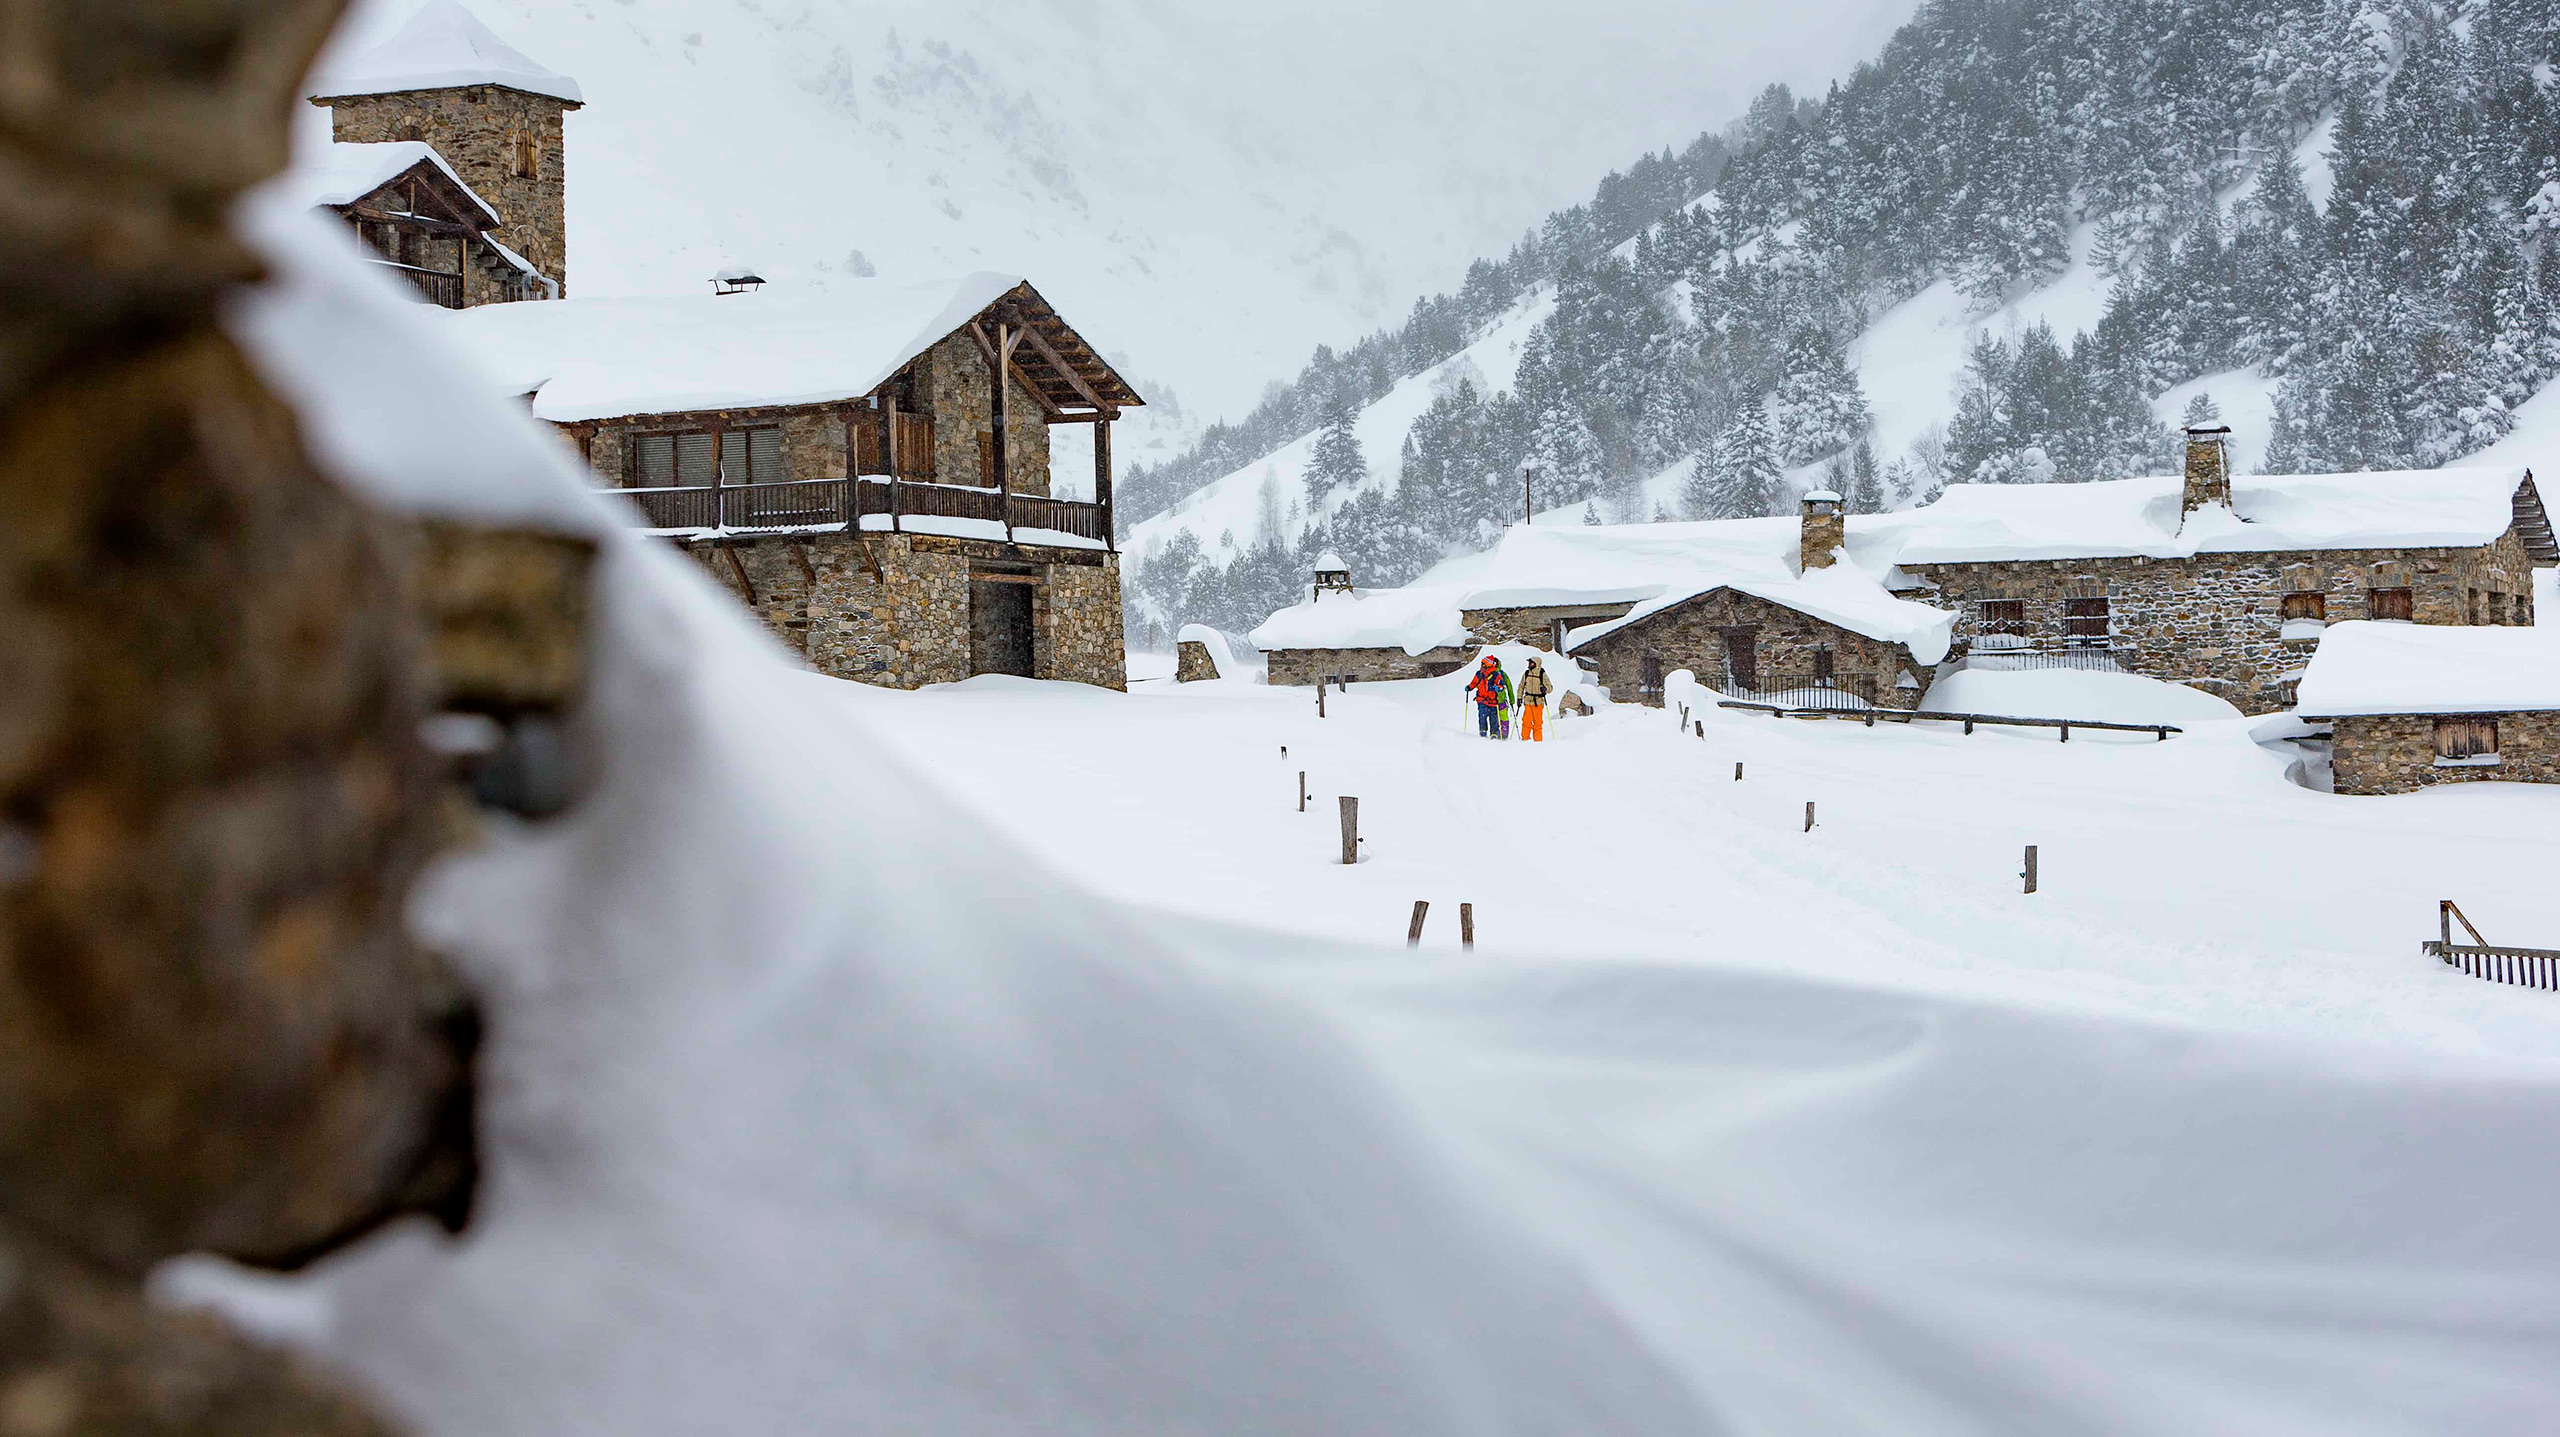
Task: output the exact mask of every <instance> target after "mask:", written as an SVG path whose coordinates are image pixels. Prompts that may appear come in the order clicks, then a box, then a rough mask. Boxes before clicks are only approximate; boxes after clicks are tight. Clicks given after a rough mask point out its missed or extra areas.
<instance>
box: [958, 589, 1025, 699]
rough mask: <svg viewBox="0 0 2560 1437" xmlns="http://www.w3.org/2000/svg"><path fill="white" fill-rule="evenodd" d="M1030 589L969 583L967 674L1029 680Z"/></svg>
mask: <svg viewBox="0 0 2560 1437" xmlns="http://www.w3.org/2000/svg"><path fill="white" fill-rule="evenodd" d="M1031 589H1032V586H1031V585H1029V584H1024V583H1008V582H1003V581H998V582H994V583H990V582H988V581H987V580H985V579H972V580H970V581H969V672H970V673H971V674H973V675H975V674H1012V675H1013V676H1014V677H1016V678H1024V679H1027V678H1030V677H1031Z"/></svg>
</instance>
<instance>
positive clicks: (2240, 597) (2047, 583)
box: [1904, 531, 2533, 713]
mask: <svg viewBox="0 0 2560 1437" xmlns="http://www.w3.org/2000/svg"><path fill="white" fill-rule="evenodd" d="M1904 567H1905V568H1906V569H1908V570H1910V571H1911V572H1912V573H1914V574H1916V575H1918V576H1920V577H1922V578H1925V579H1927V580H1928V581H1930V582H1931V583H1933V584H1935V585H1937V586H1938V590H1937V592H1936V593H1934V594H1930V595H1926V596H1925V597H1926V599H1927V601H1928V602H1932V603H1936V604H1939V605H1941V606H1942V607H1946V608H1950V609H1953V610H1955V611H1956V613H1957V620H1956V641H1957V643H1958V644H1959V645H1960V646H1965V645H1970V644H1971V642H1972V641H1973V640H1974V639H1976V638H1977V637H1979V634H1978V619H1979V617H1980V615H1979V611H1978V610H1977V609H1976V607H1975V604H1976V602H1977V601H1979V600H1984V599H2015V600H2019V601H2022V602H2023V603H2024V605H2025V617H2026V630H2027V636H2028V637H2029V638H2030V639H2034V640H2038V641H2044V642H2058V641H2060V640H2061V638H2062V637H2063V634H2064V627H2063V617H2064V606H2065V603H2066V601H2068V600H2070V599H2074V598H2105V599H2106V600H2107V601H2108V627H2109V642H2110V644H2111V645H2112V647H2113V649H2114V651H2115V654H2116V657H2117V661H2118V662H2119V663H2121V664H2123V665H2124V666H2125V667H2126V668H2127V669H2129V670H2130V671H2132V672H2134V673H2139V674H2143V675H2146V676H2148V677H2151V678H2157V679H2166V680H2170V681H2173V682H2180V683H2191V684H2195V685H2197V686H2199V687H2202V688H2205V689H2207V690H2209V691H2210V692H2213V693H2216V694H2219V695H2221V696H2222V697H2224V698H2226V699H2229V700H2230V701H2231V702H2233V703H2234V704H2237V705H2239V706H2240V707H2241V708H2242V709H2243V710H2245V711H2247V712H2250V713H2266V712H2272V711H2274V710H2277V709H2282V708H2285V707H2288V706H2289V705H2290V704H2291V703H2292V702H2293V680H2294V679H2296V678H2298V677H2300V674H2301V670H2302V667H2303V665H2304V664H2305V663H2307V662H2309V660H2310V657H2311V653H2312V650H2313V649H2315V648H2316V647H2317V646H2318V643H2319V639H2318V631H2317V630H2316V629H2308V628H2306V629H2304V630H2303V631H2302V633H2303V636H2302V637H2299V638H2295V639H2290V640H2288V639H2286V638H2285V637H2284V621H2283V619H2282V618H2281V613H2282V607H2283V596H2284V595H2286V594H2288V593H2313V592H2316V593H2320V594H2322V595H2324V596H2325V598H2324V603H2325V605H2326V616H2327V619H2328V621H2329V622H2332V623H2334V622H2337V621H2338V620H2341V619H2361V618H2366V617H2369V615H2370V613H2371V607H2370V600H2369V597H2368V596H2369V594H2370V592H2371V591H2372V590H2374V589H2377V588H2406V589H2408V590H2410V591H2411V603H2412V617H2413V618H2414V620H2415V621H2416V622H2418V623H2422V624H2461V623H2468V622H2471V621H2472V615H2473V612H2474V595H2475V594H2476V595H2478V596H2479V597H2478V611H2479V613H2480V615H2481V617H2482V618H2483V619H2484V620H2486V619H2488V618H2489V617H2490V615H2491V614H2492V612H2493V611H2494V613H2495V614H2496V615H2497V616H2498V617H2499V618H2501V619H2503V620H2504V621H2505V622H2511V623H2531V622H2532V621H2533V600H2532V594H2533V583H2532V572H2533V570H2532V562H2531V560H2530V559H2529V558H2528V557H2527V555H2526V553H2525V549H2524V544H2523V542H2522V541H2521V540H2520V539H2518V538H2517V537H2516V535H2515V534H2514V533H2513V532H2512V531H2510V532H2509V533H2507V534H2506V535H2504V536H2502V537H2501V538H2500V539H2498V541H2497V542H2495V543H2493V544H2490V545H2487V546H2484V547H2481V548H2462V549H2365V550H2334V551H2326V552H2321V551H2313V552H2282V553H2269V554H2205V555H2199V556H2197V557H2195V558H2191V559H2152V558H2144V557H2140V556H2134V557H2127V558H2114V559H2039V560H2006V561H2000V562H1993V563H1978V564H1909V565H1905V566H1904Z"/></svg>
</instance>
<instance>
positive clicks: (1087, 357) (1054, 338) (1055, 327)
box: [970, 283, 1147, 423]
mask: <svg viewBox="0 0 2560 1437" xmlns="http://www.w3.org/2000/svg"><path fill="white" fill-rule="evenodd" d="M970 323H971V325H972V326H975V327H977V328H981V329H983V328H985V327H987V326H990V325H1004V326H1007V327H1009V328H1012V329H1015V330H1019V331H1021V332H1022V333H1023V334H1024V336H1025V338H1024V342H1023V344H1022V346H1021V347H1020V348H1019V349H1017V350H1015V351H1014V357H1013V365H1014V370H1015V372H1016V373H1017V374H1019V375H1020V376H1021V378H1022V381H1023V383H1024V384H1026V385H1028V386H1029V387H1030V389H1031V391H1032V392H1033V393H1034V394H1036V395H1038V396H1039V398H1040V401H1041V404H1042V406H1043V407H1044V408H1046V409H1047V410H1048V411H1049V417H1050V418H1051V420H1052V421H1053V422H1061V423H1080V422H1082V421H1084V420H1087V419H1093V418H1102V419H1109V418H1112V417H1115V416H1116V415H1117V414H1118V413H1119V411H1121V410H1123V409H1135V408H1138V407H1140V406H1142V405H1144V404H1145V403H1146V402H1147V401H1146V400H1145V399H1144V398H1142V397H1140V395H1139V394H1138V391H1137V390H1135V389H1133V388H1131V387H1130V385H1129V382H1128V381H1127V380H1125V379H1122V378H1121V377H1120V372H1119V371H1118V370H1116V369H1113V368H1112V367H1111V364H1110V362H1109V361H1107V360H1105V359H1104V358H1103V357H1102V356H1101V355H1100V354H1097V353H1095V352H1094V348H1093V346H1092V345H1090V344H1087V343H1085V341H1084V337H1083V336H1082V335H1079V334H1077V333H1076V332H1075V329H1074V328H1073V327H1072V326H1071V325H1069V324H1068V323H1067V322H1066V321H1065V320H1064V319H1061V318H1059V317H1058V312H1057V310H1055V309H1053V308H1051V307H1050V305H1049V301H1047V300H1045V299H1043V298H1041V297H1040V291H1038V290H1036V289H1033V288H1032V287H1031V286H1030V285H1029V284H1028V283H1025V284H1020V285H1016V286H1015V287H1014V288H1013V289H1012V290H1011V291H1010V292H1008V293H1007V294H1006V295H1005V296H1004V297H1003V298H1001V299H999V300H997V301H996V302H995V303H994V304H991V305H989V306H987V308H986V309H985V310H984V311H983V312H982V313H980V314H979V315H978V316H977V318H976V319H974V320H972V321H970Z"/></svg>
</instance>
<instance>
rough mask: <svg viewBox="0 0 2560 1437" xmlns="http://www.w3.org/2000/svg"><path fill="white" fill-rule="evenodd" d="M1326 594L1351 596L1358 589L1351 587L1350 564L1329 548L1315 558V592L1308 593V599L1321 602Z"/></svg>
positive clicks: (1357, 592)
mask: <svg viewBox="0 0 2560 1437" xmlns="http://www.w3.org/2000/svg"><path fill="white" fill-rule="evenodd" d="M1327 594H1345V595H1350V596H1353V597H1357V596H1358V594H1359V591H1358V590H1356V589H1354V588H1352V587H1351V566H1350V565H1349V564H1346V563H1344V562H1342V556H1341V555H1340V554H1338V553H1335V552H1334V551H1333V550H1331V549H1327V550H1326V551H1325V552H1324V557H1322V558H1320V559H1318V560H1316V585H1315V592H1314V593H1313V594H1311V595H1309V601H1310V602H1321V601H1322V600H1323V598H1324V596H1325V595H1327Z"/></svg>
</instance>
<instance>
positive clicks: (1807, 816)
mask: <svg viewBox="0 0 2560 1437" xmlns="http://www.w3.org/2000/svg"><path fill="white" fill-rule="evenodd" d="M1804 831H1805V832H1807V833H1811V832H1813V803H1812V801H1811V800H1810V799H1808V800H1806V802H1805V806H1804Z"/></svg>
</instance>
